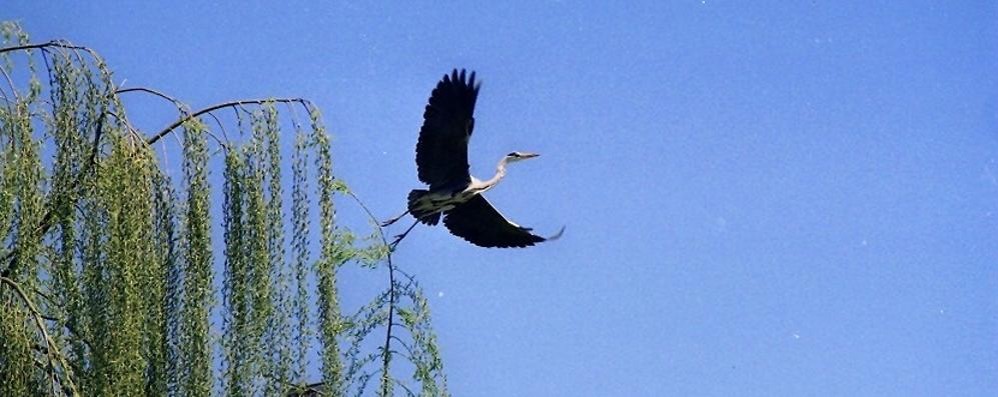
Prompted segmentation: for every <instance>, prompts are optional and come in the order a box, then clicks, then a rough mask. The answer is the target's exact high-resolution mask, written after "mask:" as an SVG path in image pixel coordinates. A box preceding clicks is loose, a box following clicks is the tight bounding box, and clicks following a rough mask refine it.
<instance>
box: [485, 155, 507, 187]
mask: <svg viewBox="0 0 998 397" xmlns="http://www.w3.org/2000/svg"><path fill="white" fill-rule="evenodd" d="M505 176H506V157H503V158H502V160H499V165H497V166H496V174H495V175H493V176H492V178H491V179H489V180H487V181H485V182H484V183H482V191H486V190H489V189H491V188H492V187H493V186H495V185H497V184H499V181H501V180H502V178H503V177H505Z"/></svg>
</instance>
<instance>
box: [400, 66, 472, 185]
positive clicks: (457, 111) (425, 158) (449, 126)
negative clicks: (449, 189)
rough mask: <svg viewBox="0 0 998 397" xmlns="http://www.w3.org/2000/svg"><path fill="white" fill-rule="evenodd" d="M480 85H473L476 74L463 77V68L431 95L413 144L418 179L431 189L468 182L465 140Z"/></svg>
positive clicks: (446, 76) (468, 136) (466, 145)
mask: <svg viewBox="0 0 998 397" xmlns="http://www.w3.org/2000/svg"><path fill="white" fill-rule="evenodd" d="M480 85H481V84H476V83H475V72H471V75H470V76H466V75H465V71H464V70H463V69H462V70H461V71H460V72H458V71H457V69H454V71H453V72H452V73H451V74H450V75H444V77H443V79H442V80H440V82H439V83H437V87H436V88H434V89H433V93H432V94H431V95H430V100H429V103H427V105H426V111H425V112H424V113H423V127H422V128H421V129H420V130H419V143H417V144H416V168H418V170H419V180H420V181H423V183H426V184H428V185H430V190H435V189H437V188H441V187H445V186H461V187H464V186H467V185H468V184H469V183H471V176H470V174H469V173H468V139H470V138H471V132H472V130H473V129H474V128H475V118H474V117H473V114H474V112H475V101H476V99H477V98H478V88H479V87H480Z"/></svg>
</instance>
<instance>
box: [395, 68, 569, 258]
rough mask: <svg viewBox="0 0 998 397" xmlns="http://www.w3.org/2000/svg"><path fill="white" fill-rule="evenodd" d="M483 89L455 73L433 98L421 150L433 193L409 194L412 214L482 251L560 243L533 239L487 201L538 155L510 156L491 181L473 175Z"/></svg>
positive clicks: (419, 162) (422, 170) (421, 170)
mask: <svg viewBox="0 0 998 397" xmlns="http://www.w3.org/2000/svg"><path fill="white" fill-rule="evenodd" d="M479 87H480V84H476V83H475V73H474V72H472V73H471V75H470V76H468V75H467V74H466V73H465V71H464V70H461V71H460V72H458V71H457V69H455V70H454V71H453V72H452V73H451V74H450V75H444V77H443V79H441V80H440V82H439V83H437V87H436V88H435V89H434V90H433V93H432V94H431V95H430V100H429V103H428V104H427V105H426V110H425V112H424V113H423V119H424V120H423V127H422V128H421V129H420V132H419V142H418V143H417V145H416V166H417V170H418V174H419V180H420V181H422V182H423V183H426V184H427V185H429V188H428V189H415V190H413V191H411V192H409V200H408V211H407V213H410V214H412V216H413V217H415V218H416V220H417V221H418V222H422V223H424V224H427V225H436V224H437V223H439V221H440V218H441V216H443V217H444V226H446V227H447V229H448V230H450V231H451V233H453V234H455V235H457V236H459V237H461V238H464V239H465V240H467V241H469V242H471V243H472V244H475V245H479V246H482V247H526V246H530V245H534V244H536V243H539V242H542V241H545V240H550V239H553V238H557V237H558V236H560V234H561V232H559V233H558V235H556V236H554V237H552V238H544V237H540V236H537V235H534V234H531V233H530V229H529V228H525V227H522V226H519V225H517V224H515V223H513V222H510V221H509V220H507V219H506V218H505V217H504V216H503V215H502V214H500V213H499V211H497V210H496V209H495V208H494V207H492V205H491V204H489V202H488V201H487V200H485V198H484V197H483V196H482V193H484V192H485V191H487V190H489V189H491V188H493V187H495V186H496V184H498V183H499V181H500V180H502V178H503V177H505V176H506V166H507V164H510V163H513V162H516V161H520V160H526V159H530V158H534V157H537V156H538V155H537V154H534V153H524V152H512V153H509V154H507V155H506V156H505V157H503V159H502V160H500V161H499V165H498V166H497V167H496V174H495V176H493V177H492V178H490V179H488V180H485V181H482V180H479V179H477V178H474V177H472V176H471V174H470V173H469V170H468V168H469V167H468V141H469V140H470V139H471V134H472V132H473V131H474V127H475V118H474V116H473V114H474V110H475V102H476V101H477V99H478V90H479ZM402 215H403V216H404V215H405V214H402ZM399 218H401V216H399V217H396V218H394V219H392V220H390V221H388V222H386V225H388V224H391V223H394V222H395V221H397V220H398V219H399ZM418 222H417V223H418ZM413 226H415V224H413ZM409 230H412V228H411V227H410V228H409ZM406 233H408V231H406ZM406 233H403V234H402V235H400V236H399V238H398V239H397V240H396V242H397V241H398V240H401V237H404V236H405V234H406Z"/></svg>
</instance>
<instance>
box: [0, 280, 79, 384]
mask: <svg viewBox="0 0 998 397" xmlns="http://www.w3.org/2000/svg"><path fill="white" fill-rule="evenodd" d="M0 282H3V283H4V284H7V285H9V286H10V288H11V289H12V290H13V291H14V292H15V293H16V294H17V295H18V297H20V298H21V300H22V301H23V302H24V305H25V306H27V307H28V310H29V311H31V316H32V318H34V320H35V324H36V325H37V327H38V331H39V332H40V333H41V334H42V338H43V339H45V344H46V347H45V350H46V355H47V356H48V359H49V363H48V370H49V371H50V374H51V376H53V377H55V366H54V364H53V363H52V360H53V357H55V358H56V359H58V360H59V365H60V366H61V367H62V375H63V376H62V378H63V380H62V381H60V382H59V383H60V384H61V385H63V386H65V387H68V388H69V389H70V390H71V391H72V395H73V396H78V395H79V394H80V393H79V391H77V390H76V385H75V384H73V379H72V376H70V373H69V371H70V367H69V364H68V363H67V362H66V358H65V357H64V356H63V355H62V352H61V351H60V350H59V346H57V345H56V343H55V341H54V340H53V339H52V337H51V336H49V333H48V330H47V328H46V326H45V319H44V318H42V314H41V312H39V311H38V308H37V307H35V304H34V302H32V301H31V299H30V298H28V295H27V294H26V293H25V292H24V289H22V288H21V285H20V284H18V283H17V282H15V281H14V280H11V279H9V278H7V277H2V276H0Z"/></svg>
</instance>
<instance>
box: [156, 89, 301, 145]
mask: <svg viewBox="0 0 998 397" xmlns="http://www.w3.org/2000/svg"><path fill="white" fill-rule="evenodd" d="M290 102H298V103H305V102H308V100H306V99H302V98H272V99H250V100H241V101H230V102H224V103H220V104H217V105H212V106H209V107H206V108H204V109H201V110H198V111H196V112H194V113H191V114H188V115H185V116H183V117H181V118H179V119H177V121H175V122H174V123H173V124H170V125H169V126H167V127H166V128H164V129H163V130H162V131H160V132H157V133H156V134H154V135H153V136H151V137H149V139H147V140H146V144H147V145H152V144H154V143H156V141H158V140H160V139H162V138H163V137H164V136H166V135H167V134H169V133H171V132H173V130H175V129H177V127H180V126H182V125H184V123H186V122H187V121H189V120H191V119H194V118H196V117H199V116H201V115H203V114H205V113H210V112H214V111H216V110H218V109H225V108H228V107H239V106H243V105H263V104H265V103H290Z"/></svg>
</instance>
